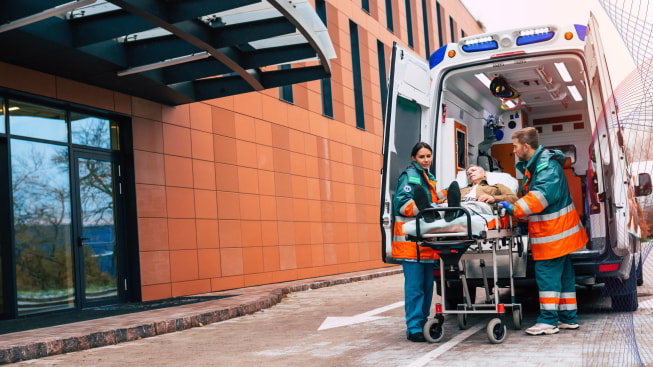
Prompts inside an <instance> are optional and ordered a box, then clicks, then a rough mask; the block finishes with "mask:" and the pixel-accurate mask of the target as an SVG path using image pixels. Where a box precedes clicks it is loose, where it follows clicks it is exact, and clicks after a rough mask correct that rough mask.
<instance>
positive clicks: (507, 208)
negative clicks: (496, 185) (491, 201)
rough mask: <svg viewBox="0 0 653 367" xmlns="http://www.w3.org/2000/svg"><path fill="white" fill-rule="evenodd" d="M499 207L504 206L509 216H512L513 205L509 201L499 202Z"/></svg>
mask: <svg viewBox="0 0 653 367" xmlns="http://www.w3.org/2000/svg"><path fill="white" fill-rule="evenodd" d="M499 205H502V206H503V207H504V208H505V209H506V212H508V214H509V215H512V204H510V203H509V202H507V201H501V202H499Z"/></svg>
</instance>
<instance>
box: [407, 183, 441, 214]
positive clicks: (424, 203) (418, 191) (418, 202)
mask: <svg viewBox="0 0 653 367" xmlns="http://www.w3.org/2000/svg"><path fill="white" fill-rule="evenodd" d="M414 191H415V192H414V193H413V200H415V206H417V209H419V211H420V212H421V211H422V210H424V209H428V208H430V207H431V203H430V201H429V196H428V195H427V194H426V191H425V190H424V188H423V187H422V186H415V189H414ZM423 218H424V221H425V222H426V223H431V222H433V221H434V220H436V219H437V213H436V212H426V213H424V215H423Z"/></svg>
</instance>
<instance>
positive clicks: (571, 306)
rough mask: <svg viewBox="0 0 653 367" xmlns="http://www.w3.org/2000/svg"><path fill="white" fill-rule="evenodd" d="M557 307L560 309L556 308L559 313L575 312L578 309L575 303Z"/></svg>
mask: <svg viewBox="0 0 653 367" xmlns="http://www.w3.org/2000/svg"><path fill="white" fill-rule="evenodd" d="M559 306H560V307H559V308H558V310H560V311H569V310H577V309H578V306H577V305H576V304H575V303H571V304H566V305H559Z"/></svg>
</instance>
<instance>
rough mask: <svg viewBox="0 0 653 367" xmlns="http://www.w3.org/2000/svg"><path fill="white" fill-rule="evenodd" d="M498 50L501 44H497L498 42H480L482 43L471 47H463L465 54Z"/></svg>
mask: <svg viewBox="0 0 653 367" xmlns="http://www.w3.org/2000/svg"><path fill="white" fill-rule="evenodd" d="M497 48H499V44H498V43H497V41H489V42H480V43H473V44H470V45H463V51H465V52H479V51H487V50H496V49H497Z"/></svg>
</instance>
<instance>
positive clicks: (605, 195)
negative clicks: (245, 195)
mask: <svg viewBox="0 0 653 367" xmlns="http://www.w3.org/2000/svg"><path fill="white" fill-rule="evenodd" d="M495 78H503V80H504V81H505V82H507V83H508V84H509V87H510V89H511V90H513V92H514V93H513V96H512V97H511V98H498V97H496V96H495V95H493V93H491V90H490V88H489V87H490V84H491V82H492V80H494V79H495ZM386 106H387V108H386V114H385V132H384V141H383V159H384V163H383V171H382V179H381V205H380V224H381V232H382V243H381V253H382V258H383V261H384V262H386V263H399V262H400V260H399V259H395V258H393V257H392V235H393V228H394V217H393V213H392V198H393V195H394V191H395V185H396V183H397V178H398V176H399V175H400V173H401V172H402V171H403V170H404V169H405V168H406V167H407V166H408V165H409V164H410V161H411V157H410V152H411V148H412V147H413V145H414V144H415V143H417V142H420V141H424V142H427V143H429V144H430V145H431V146H432V147H433V153H434V157H433V163H432V167H431V171H432V172H433V173H434V174H435V177H436V179H437V189H438V190H439V189H444V188H447V187H448V186H449V184H450V183H451V182H452V181H453V180H455V179H458V180H459V181H460V179H461V178H464V177H465V170H466V168H468V167H469V166H470V165H471V164H474V165H480V166H482V167H484V168H485V169H486V171H489V172H503V173H504V174H507V175H510V176H511V178H512V179H513V180H516V181H518V180H521V179H522V177H521V174H520V172H519V171H517V170H516V169H515V163H516V157H515V156H514V154H513V152H512V139H511V135H512V133H513V132H515V131H517V130H519V129H521V128H523V127H535V128H536V129H537V130H538V132H539V136H540V145H543V146H544V147H546V148H550V149H558V150H561V151H562V152H563V153H564V154H565V156H567V157H568V159H567V162H566V163H565V168H564V171H565V175H566V176H567V180H568V181H569V189H570V193H571V196H572V198H573V202H574V204H575V207H576V208H577V210H578V211H579V214H580V216H581V220H582V223H583V226H584V228H585V230H586V231H587V234H588V238H589V242H588V244H587V245H586V247H585V248H583V249H581V250H578V251H576V252H575V253H573V254H572V257H573V263H574V267H575V272H576V278H577V283H578V284H583V285H588V286H593V285H596V284H601V283H603V284H605V288H604V289H605V290H606V291H607V293H606V295H608V296H610V297H611V298H612V305H613V308H614V309H616V310H621V311H633V310H635V309H637V285H636V283H637V281H638V279H637V278H638V277H641V274H642V272H641V267H642V258H641V256H640V238H639V235H638V231H637V229H633V227H632V226H629V223H630V222H631V221H632V220H633V218H632V217H631V216H632V215H633V214H632V213H633V211H629V208H628V206H629V196H628V195H629V191H630V192H631V194H632V193H636V195H637V196H643V195H648V194H650V191H651V189H650V177H645V176H641V175H640V176H641V177H639V176H638V177H633V175H631V172H630V168H629V167H630V165H629V163H628V157H627V154H626V147H625V146H624V141H623V140H624V139H623V130H622V127H621V126H620V124H619V120H618V118H617V116H618V114H617V105H616V101H615V99H614V96H613V90H612V85H611V81H610V74H609V72H608V67H607V64H606V59H605V56H604V51H603V45H602V44H601V39H600V36H599V31H598V26H597V21H596V19H595V17H594V16H593V15H590V19H589V24H588V25H580V24H573V25H567V26H558V25H544V26H538V27H533V28H525V29H511V30H506V31H501V32H491V33H485V34H481V35H474V36H469V37H465V38H462V39H461V40H460V41H459V42H458V43H451V44H448V45H445V46H443V47H441V48H440V49H438V50H437V51H436V52H435V53H433V54H432V55H431V56H430V57H429V59H428V60H425V59H424V58H422V57H419V56H417V55H415V54H414V53H413V52H412V51H411V50H410V49H405V48H403V47H401V46H400V45H398V44H396V43H395V44H394V45H393V50H392V63H391V66H390V78H389V85H388V101H387V105H386ZM645 175H646V176H648V174H645ZM636 183H637V185H638V186H635V184H636ZM647 183H648V186H647ZM514 187H517V185H514ZM522 227H523V228H522V229H523V232H524V239H525V241H524V246H525V247H526V246H527V247H530V246H529V245H528V239H527V233H526V231H527V229H526V226H522ZM513 260H514V264H515V267H516V268H515V272H516V273H515V275H516V278H517V280H518V282H517V284H534V270H533V269H534V268H533V265H534V262H533V260H532V257H531V255H530V251H526V250H525V251H522V252H521V253H519V252H518V253H514V254H513ZM465 269H466V270H465V271H466V274H467V278H468V282H469V285H470V287H476V286H479V287H480V286H483V284H482V281H481V279H482V276H481V271H482V270H483V269H481V265H480V264H479V263H478V262H474V261H466V263H465ZM503 274H504V276H503V277H501V279H500V280H499V282H498V285H499V286H505V285H507V284H508V282H507V281H508V276H507V274H505V272H504V273H503ZM450 278H451V280H449V279H450ZM446 279H447V282H446V284H447V288H448V289H447V292H448V294H450V295H451V294H455V292H457V291H459V290H460V288H461V284H460V280H458V277H456V276H451V277H450V276H449V275H447V277H446ZM639 281H640V283H641V281H642V279H640V280H639ZM490 287H492V285H490ZM449 288H451V289H449ZM472 289H473V288H472ZM452 291H453V292H454V293H450V292H452ZM472 293H474V292H472ZM471 297H474V295H473V294H472V295H471ZM454 304H455V302H454Z"/></svg>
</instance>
